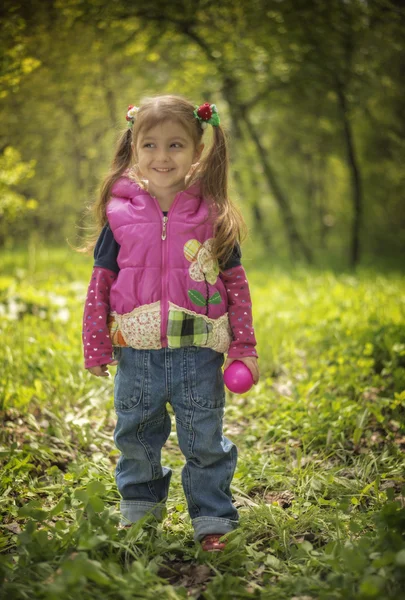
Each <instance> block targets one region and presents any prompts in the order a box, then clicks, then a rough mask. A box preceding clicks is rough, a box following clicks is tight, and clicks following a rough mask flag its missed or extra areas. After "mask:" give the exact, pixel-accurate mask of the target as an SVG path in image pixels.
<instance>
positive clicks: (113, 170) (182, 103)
mask: <svg viewBox="0 0 405 600" xmlns="http://www.w3.org/2000/svg"><path fill="white" fill-rule="evenodd" d="M169 120H171V121H177V122H178V123H180V125H182V126H183V127H184V129H185V130H186V131H187V132H188V133H189V135H190V136H191V138H192V140H193V142H194V145H195V148H197V147H198V146H199V145H200V144H201V142H202V137H203V133H204V129H203V128H202V127H201V123H200V122H199V121H198V119H196V118H195V116H194V105H193V104H192V103H191V102H189V101H188V100H186V99H185V98H183V97H182V96H175V95H164V96H155V97H152V98H146V99H144V100H143V101H142V103H141V104H140V106H139V111H138V112H137V114H136V119H135V122H134V124H133V126H132V129H127V130H126V131H125V132H123V133H122V134H121V135H120V137H119V139H118V143H117V146H116V151H115V156H114V158H113V160H112V163H111V166H110V170H109V172H108V173H107V175H106V177H105V178H104V180H103V182H102V184H101V186H100V191H99V196H98V198H97V199H96V200H95V202H94V203H93V204H92V205H90V206H89V207H88V211H89V212H90V213H92V216H93V219H94V220H95V222H96V226H97V232H96V233H95V234H94V235H92V236H91V238H89V240H88V242H87V244H86V245H85V246H84V247H82V248H79V249H77V250H78V251H79V252H83V253H88V252H90V251H92V250H93V249H94V246H95V244H96V241H97V238H98V236H99V234H100V232H101V230H102V228H103V227H104V225H105V224H106V223H107V215H106V207H107V204H108V201H109V199H110V197H111V190H112V187H113V185H114V183H115V182H116V181H117V180H118V179H119V178H120V177H122V176H123V174H124V173H125V171H127V170H128V169H129V168H130V167H131V166H132V161H133V158H134V154H133V151H132V147H131V142H132V143H133V146H134V148H136V146H137V139H138V136H139V134H140V133H141V132H143V131H145V130H146V131H147V130H149V129H150V128H152V127H154V126H156V125H159V124H160V123H162V122H164V121H169ZM228 170H229V157H228V145H227V140H226V136H225V132H224V130H223V128H222V127H221V126H220V125H218V126H215V127H213V141H212V144H211V148H210V149H209V151H208V152H207V153H206V154H205V155H203V157H202V158H201V159H200V162H199V163H198V164H197V166H196V168H195V169H194V171H193V173H192V175H191V177H190V179H189V181H188V184H187V187H188V186H190V185H192V184H193V183H195V182H196V181H199V182H200V186H201V193H202V195H203V197H204V198H206V199H207V200H208V201H209V202H212V203H213V204H214V206H215V222H214V231H215V234H214V243H213V247H212V251H213V255H214V258H215V259H216V260H218V262H219V265H220V267H221V266H223V265H225V263H226V261H227V260H228V259H229V257H230V256H231V254H232V250H233V248H234V246H235V243H236V242H238V243H240V242H242V241H243V239H244V238H245V237H246V233H247V229H246V224H245V222H244V219H243V217H242V215H241V213H240V211H239V209H238V208H237V207H236V206H235V205H234V204H233V203H232V201H231V200H230V199H229V197H228Z"/></svg>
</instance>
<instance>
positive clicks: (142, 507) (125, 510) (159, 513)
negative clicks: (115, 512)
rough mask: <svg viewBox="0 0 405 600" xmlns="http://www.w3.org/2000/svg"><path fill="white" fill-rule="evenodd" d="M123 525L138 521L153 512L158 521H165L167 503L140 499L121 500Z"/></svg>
mask: <svg viewBox="0 0 405 600" xmlns="http://www.w3.org/2000/svg"><path fill="white" fill-rule="evenodd" d="M120 511H121V516H122V519H121V525H128V523H136V521H139V519H142V517H144V516H145V515H147V514H152V515H154V516H155V517H156V519H157V520H158V521H163V519H164V517H165V516H166V505H165V504H164V503H160V504H156V503H155V502H142V501H139V500H121V502H120Z"/></svg>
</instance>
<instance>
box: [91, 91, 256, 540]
mask: <svg viewBox="0 0 405 600" xmlns="http://www.w3.org/2000/svg"><path fill="white" fill-rule="evenodd" d="M126 119H127V121H128V125H129V128H128V129H127V130H126V131H125V133H123V135H122V136H121V138H120V140H119V143H118V147H117V151H116V155H115V157H114V160H113V162H112V167H111V170H110V173H109V174H108V176H107V177H106V179H105V181H104V183H103V185H102V188H101V194H100V198H99V199H98V200H97V201H96V203H95V204H94V207H93V209H94V211H95V215H96V220H97V222H98V225H99V231H98V234H97V235H98V239H97V241H96V239H94V240H93V241H92V243H90V245H89V246H88V248H94V258H95V262H94V268H93V272H92V276H91V281H90V285H89V288H88V293H87V298H86V303H85V308H84V316H83V335H82V338H83V345H84V358H85V368H86V369H88V370H89V371H90V373H92V374H93V375H96V376H101V377H108V376H109V372H108V369H107V365H108V364H110V365H116V364H118V367H117V372H116V375H115V378H114V408H115V412H116V414H117V423H116V428H115V432H114V442H115V444H116V446H117V448H118V449H119V450H120V452H121V454H120V457H119V460H118V463H117V467H116V472H115V478H116V482H117V487H118V490H119V492H120V495H121V496H122V500H121V502H120V510H121V515H122V520H121V524H122V525H124V524H125V523H133V522H135V521H137V520H138V519H140V518H141V517H142V516H143V515H145V514H146V513H147V512H151V513H152V514H154V515H155V517H156V518H157V519H158V520H162V519H163V516H164V514H165V502H166V499H167V496H168V491H169V483H170V478H171V474H172V471H171V469H169V468H168V467H164V466H162V465H161V449H162V447H163V445H164V443H165V442H166V440H167V438H168V436H169V433H170V429H171V420H170V416H169V414H168V412H167V410H166V402H170V404H171V405H172V407H173V411H174V414H175V418H176V429H177V436H178V441H179V445H180V448H181V450H182V452H183V454H184V456H185V459H186V464H185V466H184V468H183V470H182V484H183V489H184V493H185V496H186V499H187V505H188V510H189V514H190V517H191V521H192V525H193V528H194V532H195V535H194V539H195V540H196V541H200V542H201V544H202V547H203V549H204V550H207V551H212V550H222V549H223V548H224V546H225V543H224V542H221V541H220V538H221V536H222V535H224V534H225V533H227V532H229V531H231V530H233V529H234V528H235V527H237V525H238V512H237V510H236V509H235V507H234V506H233V504H232V496H231V491H230V484H231V481H232V477H233V474H234V471H235V467H236V461H237V449H236V446H235V445H234V444H233V443H232V442H231V441H230V440H229V439H227V438H226V437H225V436H224V435H223V433H222V421H223V415H224V405H225V391H224V383H223V375H222V369H221V367H222V366H223V363H224V353H227V354H228V358H227V360H226V363H225V368H226V367H227V366H228V365H229V364H231V362H232V361H233V360H235V359H238V360H241V361H243V362H244V363H245V364H246V365H247V366H248V368H249V369H250V371H251V372H252V375H253V380H254V382H255V383H257V381H258V379H259V369H258V365H257V353H256V350H255V345H256V340H255V336H254V331H253V327H252V305H251V300H250V294H249V286H248V282H247V279H246V274H245V271H244V268H243V266H242V265H241V261H240V259H241V252H240V248H239V242H240V241H241V237H242V233H244V227H245V226H244V222H243V219H242V217H241V215H240V213H239V212H238V211H237V210H236V208H235V206H234V205H233V204H232V203H231V201H230V200H229V198H228V192H227V176H228V152H227V145H226V140H225V136H224V132H223V130H222V128H221V125H220V120H219V115H218V111H217V109H216V106H215V105H214V104H211V105H210V104H208V103H205V104H203V105H201V106H200V107H196V108H195V107H194V106H193V105H192V104H191V103H190V102H188V101H187V100H185V99H184V98H182V97H178V96H170V95H167V96H158V97H155V98H151V99H147V100H145V101H144V102H143V103H142V104H141V106H140V107H139V108H138V107H135V106H130V107H128V112H127V115H126ZM208 124H210V125H212V127H213V142H212V144H211V148H210V150H209V152H208V153H207V154H206V156H205V157H202V152H203V149H204V144H203V142H202V139H203V133H204V130H205V128H206V127H207V125H208ZM100 230H101V233H100ZM113 348H114V350H113Z"/></svg>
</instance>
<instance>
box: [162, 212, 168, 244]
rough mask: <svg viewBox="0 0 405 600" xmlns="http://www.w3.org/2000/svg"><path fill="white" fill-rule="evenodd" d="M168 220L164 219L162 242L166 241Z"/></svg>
mask: <svg viewBox="0 0 405 600" xmlns="http://www.w3.org/2000/svg"><path fill="white" fill-rule="evenodd" d="M168 220H169V219H168V217H163V229H162V240H165V239H166V224H167V221H168Z"/></svg>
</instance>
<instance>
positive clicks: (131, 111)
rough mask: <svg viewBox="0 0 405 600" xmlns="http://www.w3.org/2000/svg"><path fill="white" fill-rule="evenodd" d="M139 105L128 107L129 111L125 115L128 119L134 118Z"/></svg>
mask: <svg viewBox="0 0 405 600" xmlns="http://www.w3.org/2000/svg"><path fill="white" fill-rule="evenodd" d="M138 110H139V107H138V106H133V107H132V108H130V109H129V111H128V112H127V116H128V117H129V118H130V119H135V117H136V113H137V112H138Z"/></svg>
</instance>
